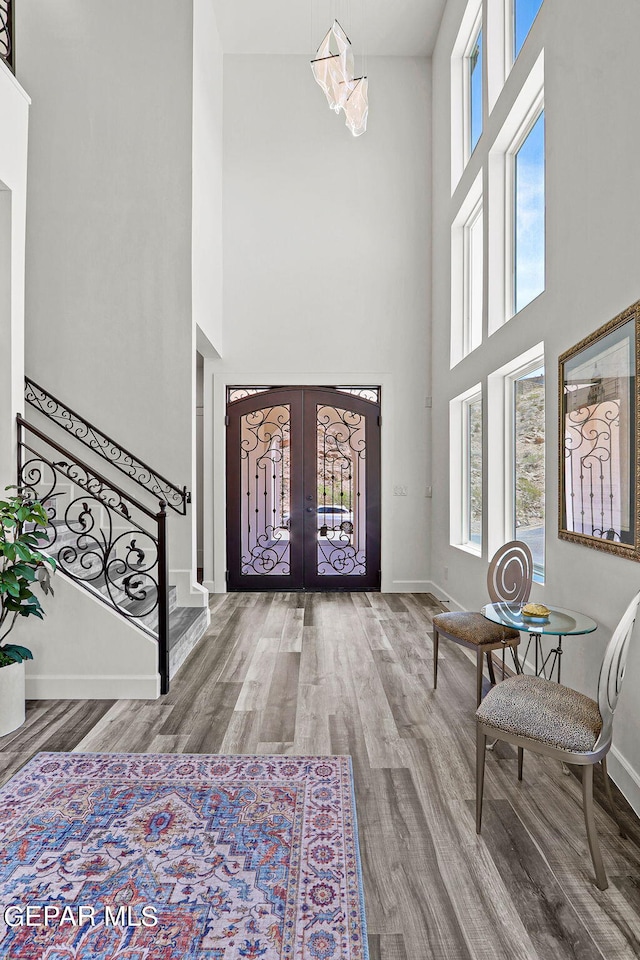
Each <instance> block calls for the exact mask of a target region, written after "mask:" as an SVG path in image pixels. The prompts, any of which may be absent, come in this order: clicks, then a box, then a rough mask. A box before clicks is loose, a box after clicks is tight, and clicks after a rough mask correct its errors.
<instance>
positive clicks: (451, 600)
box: [425, 580, 467, 613]
mask: <svg viewBox="0 0 640 960" xmlns="http://www.w3.org/2000/svg"><path fill="white" fill-rule="evenodd" d="M425 592H426V593H432V594H433V595H434V597H435V598H436V600H440V601H441V602H442V603H444V605H445V606H446V608H447V610H455V611H457V612H458V613H463V612H465V611H466V609H467V608H466V607H463V606H462V604H461V603H459V602H458V601H457V600H456V599H455V597H452V596H451V594H450V593H449V592H448V591H447V590H444V589H443V588H442V587H441V586H440V584H439V583H436V582H435V581H434V580H428V581H427V590H426V591H425Z"/></svg>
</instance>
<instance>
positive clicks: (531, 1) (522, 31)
mask: <svg viewBox="0 0 640 960" xmlns="http://www.w3.org/2000/svg"><path fill="white" fill-rule="evenodd" d="M541 6H542V0H513V59H514V60H515V59H516V57H517V56H518V54H519V53H520V50H521V49H522V44H523V43H524V42H525V40H526V39H527V34H528V33H529V30H530V29H531V25H532V23H533V21H534V20H535V18H536V15H537V13H538V10H539V9H540V7H541Z"/></svg>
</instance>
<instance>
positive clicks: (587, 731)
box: [476, 674, 602, 753]
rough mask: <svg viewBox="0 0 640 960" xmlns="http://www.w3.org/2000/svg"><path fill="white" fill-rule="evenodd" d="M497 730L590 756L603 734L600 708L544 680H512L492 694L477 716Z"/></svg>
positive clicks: (536, 678)
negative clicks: (601, 733)
mask: <svg viewBox="0 0 640 960" xmlns="http://www.w3.org/2000/svg"><path fill="white" fill-rule="evenodd" d="M476 716H477V718H478V720H481V721H482V722H483V723H486V724H489V725H490V726H492V727H494V728H495V729H496V730H504V731H505V732H506V733H513V734H515V735H516V736H518V737H528V738H529V739H530V740H538V741H540V743H548V744H550V745H551V746H552V747H558V748H559V749H560V750H570V751H571V752H572V753H589V752H590V751H591V750H593V747H594V744H595V742H596V740H597V739H598V737H599V736H600V731H601V730H602V717H601V716H600V711H599V709H598V704H597V703H596V702H595V700H592V699H591V697H587V696H585V694H584V693H578V691H577V690H572V689H571V688H570V687H563V686H562V685H561V684H559V683H554V682H553V681H552V680H545V679H544V678H543V677H529V676H523V675H522V674H521V675H520V676H517V677H510V678H509V679H508V680H505V681H504V682H503V683H499V684H498V685H497V686H496V687H494V688H493V689H492V690H490V691H489V693H488V694H487V695H486V697H485V698H484V700H483V701H482V703H481V704H480V706H479V707H478V711H477V713H476Z"/></svg>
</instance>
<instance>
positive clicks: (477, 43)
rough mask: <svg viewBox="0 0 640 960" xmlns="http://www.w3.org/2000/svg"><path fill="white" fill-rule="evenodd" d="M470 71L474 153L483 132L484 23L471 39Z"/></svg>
mask: <svg viewBox="0 0 640 960" xmlns="http://www.w3.org/2000/svg"><path fill="white" fill-rule="evenodd" d="M467 63H468V71H469V74H468V76H469V91H468V96H469V119H468V122H469V153H470V154H471V153H473V151H474V150H475V147H476V144H477V142H478V140H479V139H480V134H481V133H482V23H480V25H479V26H478V28H477V31H476V32H475V33H474V35H473V39H472V40H471V44H470V48H469V53H468V55H467Z"/></svg>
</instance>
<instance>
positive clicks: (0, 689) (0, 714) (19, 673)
mask: <svg viewBox="0 0 640 960" xmlns="http://www.w3.org/2000/svg"><path fill="white" fill-rule="evenodd" d="M23 723H24V662H22V663H12V664H11V665H10V666H8V667H0V737H4V735H5V734H6V733H11V731H12V730H17V729H18V727H21V726H22V724H23Z"/></svg>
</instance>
